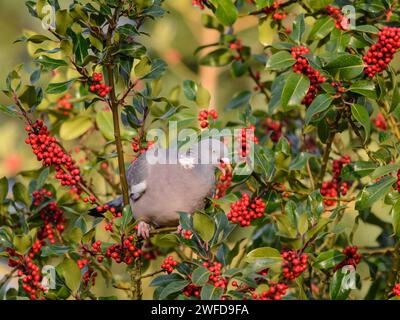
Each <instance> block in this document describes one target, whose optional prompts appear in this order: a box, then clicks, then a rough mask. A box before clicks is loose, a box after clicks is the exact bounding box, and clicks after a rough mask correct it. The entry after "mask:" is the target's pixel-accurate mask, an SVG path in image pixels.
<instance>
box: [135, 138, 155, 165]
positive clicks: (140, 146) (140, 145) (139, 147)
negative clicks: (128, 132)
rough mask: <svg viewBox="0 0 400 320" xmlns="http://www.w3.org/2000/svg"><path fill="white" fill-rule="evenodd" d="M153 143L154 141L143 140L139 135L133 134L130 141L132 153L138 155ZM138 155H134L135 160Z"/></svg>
mask: <svg viewBox="0 0 400 320" xmlns="http://www.w3.org/2000/svg"><path fill="white" fill-rule="evenodd" d="M153 145H154V141H147V142H143V141H142V140H141V139H140V136H135V137H133V141H132V150H133V152H134V153H138V154H139V155H141V154H143V153H145V152H146V151H147V150H149V149H150V148H151V147H152V146H153ZM137 158H138V156H135V158H134V160H136V159H137Z"/></svg>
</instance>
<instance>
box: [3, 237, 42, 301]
mask: <svg viewBox="0 0 400 320" xmlns="http://www.w3.org/2000/svg"><path fill="white" fill-rule="evenodd" d="M42 245H43V243H42V242H41V241H39V240H36V241H35V243H34V244H33V246H32V248H31V250H30V252H29V254H28V255H27V256H23V255H21V254H19V253H17V252H16V251H15V250H14V249H12V248H7V249H6V251H7V253H8V254H9V255H10V258H9V259H8V265H9V266H10V267H12V268H17V270H18V273H17V275H18V277H21V280H22V288H23V289H24V291H25V292H26V293H27V294H28V296H29V298H30V299H31V300H37V299H42V300H44V299H45V297H44V293H45V291H46V288H44V287H43V285H42V284H41V282H42V279H43V277H42V274H41V272H40V268H39V266H38V265H37V264H35V263H34V261H33V260H32V258H33V257H34V256H35V255H36V254H37V253H38V252H39V251H40V249H41V247H42Z"/></svg>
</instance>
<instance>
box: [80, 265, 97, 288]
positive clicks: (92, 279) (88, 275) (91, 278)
mask: <svg viewBox="0 0 400 320" xmlns="http://www.w3.org/2000/svg"><path fill="white" fill-rule="evenodd" d="M96 277H97V272H96V271H95V270H94V269H93V268H92V267H89V268H88V270H87V271H86V272H85V273H84V274H83V277H82V282H83V285H84V286H85V287H88V286H89V284H90V285H91V286H94V285H95V284H96Z"/></svg>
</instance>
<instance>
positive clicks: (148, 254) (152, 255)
mask: <svg viewBox="0 0 400 320" xmlns="http://www.w3.org/2000/svg"><path fill="white" fill-rule="evenodd" d="M160 254H161V251H160V249H158V248H157V247H155V246H154V245H153V244H152V243H151V242H150V241H146V242H145V243H144V244H143V246H142V255H143V258H144V259H145V260H155V259H156V258H157V256H159V255H160Z"/></svg>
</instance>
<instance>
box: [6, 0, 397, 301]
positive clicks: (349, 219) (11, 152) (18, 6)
mask: <svg viewBox="0 0 400 320" xmlns="http://www.w3.org/2000/svg"><path fill="white" fill-rule="evenodd" d="M24 2H25V1H24V0H12V1H11V0H1V1H0V30H1V31H0V33H1V36H0V59H1V68H0V86H1V87H4V85H5V78H6V76H7V74H8V72H9V71H10V70H12V69H13V68H14V67H15V66H16V65H18V64H21V63H29V62H30V60H31V58H30V56H29V54H28V52H27V49H26V46H25V44H23V43H18V44H13V42H14V41H15V39H17V38H18V36H20V35H21V34H22V33H23V31H24V30H34V31H36V32H43V31H42V30H41V24H40V21H38V20H36V19H34V18H32V17H31V16H30V15H29V13H28V11H27V9H26V7H25V4H24ZM60 3H61V5H62V6H65V5H66V4H67V3H68V0H63V1H60ZM166 3H167V8H168V10H169V11H170V12H169V14H167V15H166V16H165V17H164V18H162V19H160V20H158V21H157V22H151V23H150V25H149V27H148V28H149V30H147V31H148V32H150V33H151V34H152V37H151V38H146V39H145V42H146V44H147V46H148V47H149V48H151V50H152V51H153V52H152V55H154V56H160V57H161V58H163V59H164V60H165V61H166V62H167V63H168V65H169V69H168V72H167V75H166V76H165V77H164V78H163V85H164V88H166V90H168V89H172V88H174V87H175V86H176V85H179V84H181V83H182V81H183V80H185V79H192V80H195V81H200V82H201V83H202V84H203V86H204V87H206V88H207V89H208V90H209V92H210V94H211V96H212V103H211V107H213V108H215V109H217V110H218V111H219V113H220V114H222V118H223V119H224V120H226V119H229V118H230V117H236V116H237V112H239V111H230V113H229V114H227V113H224V112H223V106H224V105H225V104H226V103H227V102H228V101H229V100H230V99H231V98H232V96H233V94H234V93H235V92H238V91H240V90H243V89H244V88H246V87H247V88H252V87H253V85H252V82H251V81H250V80H249V79H247V78H240V79H232V78H231V76H230V72H229V67H226V68H209V67H199V66H198V64H197V61H198V56H195V55H194V51H195V49H196V48H197V47H198V46H200V45H204V44H209V43H214V42H217V41H218V33H217V32H216V31H213V30H207V29H204V28H203V27H202V25H201V12H200V11H199V10H198V9H197V8H194V7H192V5H191V0H171V1H166ZM235 29H236V30H235V31H236V32H237V33H238V34H239V37H240V38H241V39H242V42H243V43H244V44H245V45H250V46H252V49H253V51H254V52H261V50H262V47H261V45H259V43H258V32H257V19H256V18H254V17H249V18H244V19H240V21H239V22H238V23H236V24H235ZM267 76H268V75H266V74H262V77H267ZM0 103H2V104H5V105H9V104H10V101H9V100H8V98H7V97H6V96H5V95H3V94H0ZM252 106H258V107H260V108H263V107H265V102H264V100H263V99H262V98H261V97H259V96H256V97H255V98H253V104H252ZM23 128H24V124H23V123H22V122H18V121H15V120H13V119H11V118H7V117H6V116H4V115H0V137H1V138H0V141H1V143H0V177H1V176H8V177H12V176H14V175H15V174H17V173H18V172H19V171H21V170H32V169H35V168H39V167H40V164H39V163H38V162H37V161H36V159H35V158H34V157H33V155H32V152H31V150H30V148H29V147H28V146H26V145H25V143H24V139H25V132H24V129H23ZM379 206H382V204H381V203H377V204H376V208H378V207H379ZM376 211H377V213H378V215H379V217H380V218H382V219H383V220H385V221H387V222H390V215H389V211H388V208H385V207H382V208H380V209H379V210H375V212H376ZM355 217H356V211H353V210H347V211H346V216H345V219H344V220H345V221H344V225H343V227H345V228H346V229H347V231H348V232H349V233H350V232H351V229H352V226H353V223H354V219H355ZM249 229H251V228H247V230H241V232H240V233H241V234H238V233H237V234H236V235H235V238H236V239H241V238H243V237H245V236H248V235H249V234H250V231H251V230H249ZM380 231H381V230H380V229H379V228H378V227H375V226H372V225H368V226H367V225H365V224H364V223H362V222H360V226H359V228H358V230H357V232H356V234H355V238H354V244H357V245H360V246H375V245H377V242H376V240H375V239H376V238H377V236H378V235H379V233H380ZM157 263H158V262H157ZM359 270H360V272H361V274H362V278H363V279H364V280H366V282H364V283H366V284H367V283H369V277H370V275H369V272H368V268H367V265H366V264H365V263H362V264H361V265H360V268H359ZM4 272H5V266H4V265H3V266H1V265H0V275H1V274H4ZM147 284H148V280H147V281H145V284H144V287H145V298H151V296H152V291H151V290H149V289H147V288H146V286H147ZM103 289H104V288H101V286H98V290H100V291H102V290H103ZM367 289H368V286H364V287H363V289H362V294H365V292H366V290H367ZM111 294H116V292H112V291H111V292H110V291H109V290H107V295H111ZM359 294H360V295H359V297H361V296H362V295H361V292H360V293H359ZM356 296H358V295H357V294H356ZM122 297H123V295H122Z"/></svg>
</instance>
